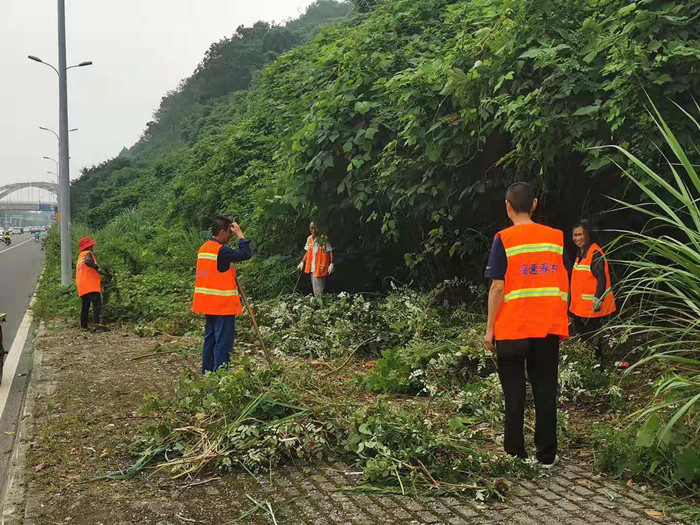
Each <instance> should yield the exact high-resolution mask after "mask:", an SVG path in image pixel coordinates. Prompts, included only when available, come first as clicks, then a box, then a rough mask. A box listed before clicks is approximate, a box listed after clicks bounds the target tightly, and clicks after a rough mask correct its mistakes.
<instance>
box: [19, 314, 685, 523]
mask: <svg viewBox="0 0 700 525" xmlns="http://www.w3.org/2000/svg"><path fill="white" fill-rule="evenodd" d="M199 347H200V341H199V339H198V338H193V337H182V338H174V337H171V336H152V337H140V336H138V335H136V334H134V333H133V330H132V329H129V328H113V329H112V331H110V332H106V333H90V332H82V331H79V330H77V329H76V328H75V327H72V326H68V325H66V324H65V323H63V322H51V323H49V324H48V326H47V330H46V334H45V335H44V336H43V337H42V338H41V340H40V342H39V349H40V351H41V363H40V366H39V367H38V368H39V369H38V370H35V372H34V373H35V374H36V381H37V384H38V388H37V389H36V392H35V395H36V398H35V403H34V435H33V437H32V438H31V442H30V445H31V446H30V449H29V452H28V454H27V461H26V475H27V478H28V491H27V511H26V513H25V517H26V518H27V519H26V520H25V521H24V523H27V524H28V523H39V524H55V523H71V524H77V525H98V524H104V525H111V524H131V523H138V524H153V525H156V524H158V525H165V524H187V523H216V524H219V523H222V524H223V523H235V522H237V520H238V519H239V518H240V517H241V515H243V514H245V513H246V511H248V510H249V509H251V508H252V507H254V506H255V504H256V502H264V501H270V502H272V504H273V508H274V514H275V517H274V520H273V518H272V515H271V514H270V513H265V512H264V511H261V512H258V513H256V514H254V515H253V516H251V517H246V518H244V519H243V520H242V521H243V522H246V523H273V522H276V523H280V524H282V523H288V524H296V523H307V524H324V523H329V524H330V523H332V524H335V523H358V524H362V523H370V524H371V523H453V524H470V523H497V522H501V521H504V520H510V521H514V522H515V523H523V524H528V523H529V524H532V523H552V524H555V523H572V524H582V523H591V522H596V523H631V524H639V525H642V524H650V523H659V522H663V523H671V522H673V523H678V522H676V521H673V519H671V518H669V517H665V516H661V515H658V516H657V514H660V513H658V512H656V511H654V510H653V503H652V501H651V500H649V499H647V498H645V497H644V495H642V494H639V493H637V492H635V491H632V490H628V489H627V487H624V486H623V485H621V484H619V483H616V482H612V481H610V480H607V479H605V478H603V477H601V476H599V475H597V474H595V473H594V472H593V469H592V467H591V465H590V462H588V461H587V460H586V459H587V458H585V457H574V456H575V455H577V454H578V453H577V452H576V449H577V447H576V445H575V443H573V446H572V447H571V453H570V457H568V458H567V459H568V465H567V466H566V467H564V468H562V469H561V470H560V471H559V472H558V473H557V474H556V475H555V476H553V477H552V478H551V479H548V480H546V481H544V482H542V483H539V482H538V483H530V482H523V483H520V484H516V486H515V490H514V491H513V492H512V494H513V495H512V498H511V500H509V501H508V502H506V503H505V504H488V505H483V504H476V503H475V502H473V501H470V500H469V498H466V497H465V498H464V499H462V498H456V497H449V498H420V499H418V498H413V497H400V496H377V495H367V494H357V493H350V492H347V491H346V490H344V489H346V488H347V487H350V486H352V485H353V484H355V483H356V481H358V480H359V477H358V474H359V473H358V472H354V471H353V470H354V469H353V468H352V467H351V466H348V465H345V464H342V463H332V464H325V465H321V466H305V465H300V466H292V467H286V468H284V469H280V470H278V471H275V472H273V473H272V475H270V476H269V478H268V477H267V476H266V479H254V478H253V477H252V476H250V475H248V474H240V475H231V474H225V475H219V474H218V473H216V472H208V473H206V474H203V475H202V476H200V477H198V478H196V479H194V480H172V479H170V477H169V476H168V475H167V473H166V472H160V473H154V472H153V470H152V469H151V470H148V469H147V470H145V471H142V472H140V473H139V474H138V475H136V476H135V477H133V478H132V479H128V480H121V481H114V480H108V479H102V480H94V478H96V477H99V476H103V475H104V474H106V473H108V472H112V471H119V470H125V469H126V468H128V466H129V465H131V464H132V463H133V462H134V457H133V455H132V454H131V453H130V450H129V449H130V445H131V443H133V441H134V440H135V439H136V437H137V434H138V428H139V426H140V425H141V424H142V423H143V422H144V420H143V419H142V418H141V417H140V416H139V413H138V407H139V405H140V404H141V403H142V402H143V399H144V395H147V394H148V393H164V394H165V393H170V392H172V390H173V387H174V384H175V381H176V379H177V377H178V374H179V373H180V372H181V371H183V370H187V369H191V370H198V369H199V366H200V350H199ZM574 441H575V440H574Z"/></svg>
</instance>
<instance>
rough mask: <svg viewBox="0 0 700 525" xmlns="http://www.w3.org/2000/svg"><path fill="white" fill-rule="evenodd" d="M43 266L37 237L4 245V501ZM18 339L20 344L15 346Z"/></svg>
mask: <svg viewBox="0 0 700 525" xmlns="http://www.w3.org/2000/svg"><path fill="white" fill-rule="evenodd" d="M43 266H44V252H43V251H42V250H41V244H40V243H37V242H35V241H34V236H33V235H30V234H25V235H15V236H13V238H12V244H11V245H10V246H5V244H4V243H2V244H0V312H5V313H7V322H6V323H5V326H4V327H3V335H4V345H5V349H6V350H7V351H10V355H8V356H6V359H5V370H4V373H3V381H2V384H1V385H0V500H2V498H3V496H4V485H5V481H6V477H7V470H8V469H7V466H8V464H9V461H10V458H11V456H12V454H13V453H14V451H15V441H16V440H15V433H16V431H17V425H18V423H19V416H20V412H21V410H22V402H23V400H24V394H25V391H26V389H27V383H28V380H29V378H30V374H31V369H32V353H31V352H30V351H23V350H24V349H25V348H27V347H28V346H29V347H31V345H26V344H21V342H22V341H27V340H28V341H31V340H32V338H33V335H32V334H33V327H31V326H30V325H29V324H28V323H26V324H24V325H22V321H23V320H24V314H25V313H26V311H27V307H28V306H29V302H30V301H31V298H32V294H33V293H34V289H35V287H36V283H37V279H38V277H39V274H40V273H41V269H42V268H43ZM18 332H19V335H18ZM15 336H17V344H16V345H13V344H12V343H13V342H14V341H15ZM13 346H14V347H13Z"/></svg>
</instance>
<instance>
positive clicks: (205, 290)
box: [194, 287, 238, 297]
mask: <svg viewBox="0 0 700 525" xmlns="http://www.w3.org/2000/svg"><path fill="white" fill-rule="evenodd" d="M194 293H201V294H204V295H218V296H220V297H233V296H234V295H238V290H213V289H211V288H200V287H195V289H194Z"/></svg>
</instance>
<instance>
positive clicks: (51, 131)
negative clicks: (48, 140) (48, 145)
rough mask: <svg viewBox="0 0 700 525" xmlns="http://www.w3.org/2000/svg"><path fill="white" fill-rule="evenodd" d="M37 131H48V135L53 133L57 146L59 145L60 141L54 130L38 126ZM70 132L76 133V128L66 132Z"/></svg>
mask: <svg viewBox="0 0 700 525" xmlns="http://www.w3.org/2000/svg"><path fill="white" fill-rule="evenodd" d="M39 129H40V130H42V131H48V132H49V133H53V134H54V135H56V140H58V142H59V144H60V142H61V139H60V138H59V136H58V133H56V132H55V131H54V130H52V129H49V128H45V127H43V126H39ZM72 131H78V128H73V129H69V130H68V132H69V133H70V132H72Z"/></svg>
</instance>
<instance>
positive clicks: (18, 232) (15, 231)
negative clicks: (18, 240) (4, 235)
mask: <svg viewBox="0 0 700 525" xmlns="http://www.w3.org/2000/svg"><path fill="white" fill-rule="evenodd" d="M10 235H22V230H21V229H20V228H12V229H11V230H10Z"/></svg>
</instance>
